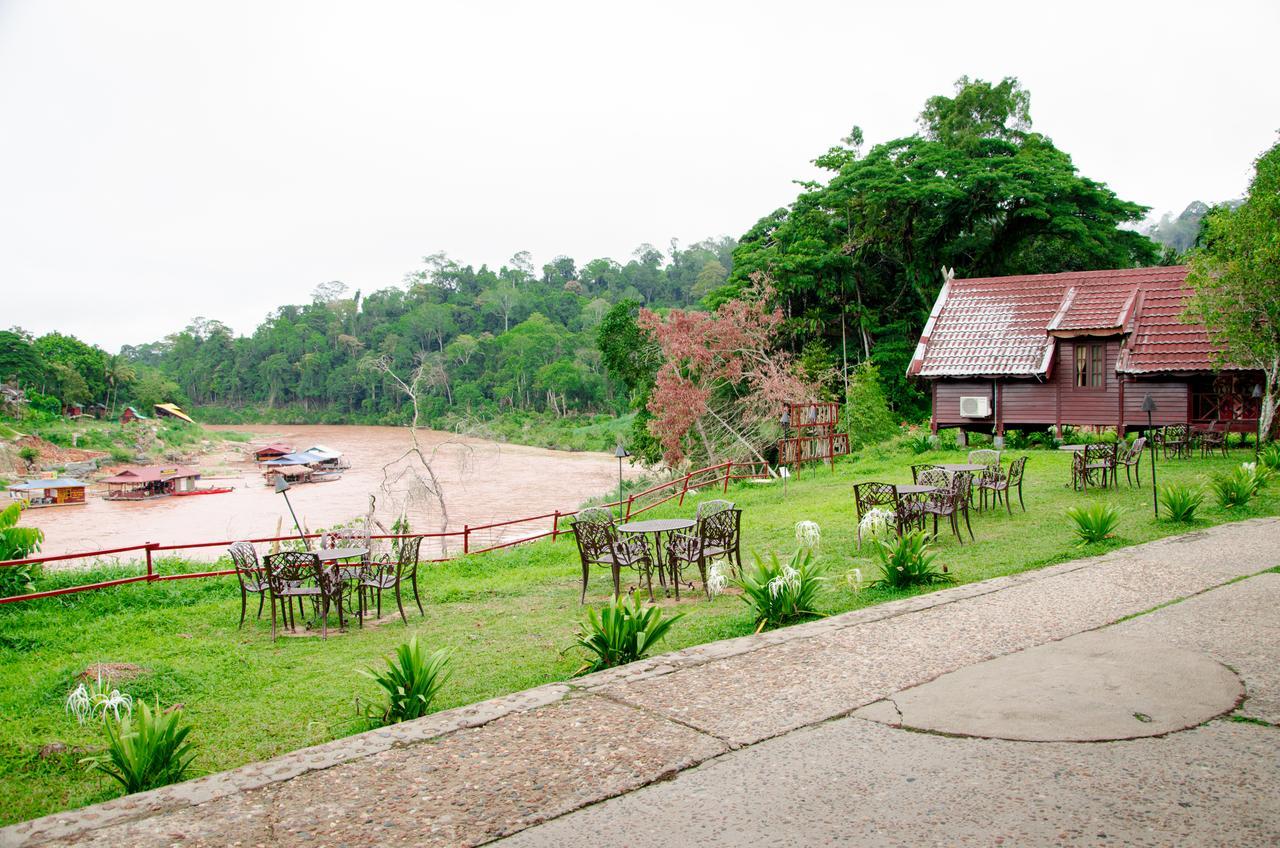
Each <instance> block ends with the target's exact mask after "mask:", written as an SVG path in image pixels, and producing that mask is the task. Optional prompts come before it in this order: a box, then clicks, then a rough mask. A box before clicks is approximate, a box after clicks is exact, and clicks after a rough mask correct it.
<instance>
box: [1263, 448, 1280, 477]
mask: <svg viewBox="0 0 1280 848" xmlns="http://www.w3.org/2000/svg"><path fill="white" fill-rule="evenodd" d="M1258 459H1259V461H1261V463H1262V465H1263V467H1265V468H1266V469H1267V470H1268V471H1272V472H1275V471H1280V444H1277V443H1276V442H1272V443H1271V444H1269V445H1267V446H1266V447H1265V448H1263V449H1262V452H1261V453H1259V454H1258Z"/></svg>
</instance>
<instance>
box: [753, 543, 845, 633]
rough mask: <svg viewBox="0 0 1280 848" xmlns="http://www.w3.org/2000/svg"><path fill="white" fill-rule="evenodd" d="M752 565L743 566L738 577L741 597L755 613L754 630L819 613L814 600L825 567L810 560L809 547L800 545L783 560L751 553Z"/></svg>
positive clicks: (778, 625)
mask: <svg viewBox="0 0 1280 848" xmlns="http://www.w3.org/2000/svg"><path fill="white" fill-rule="evenodd" d="M752 557H753V559H754V560H755V563H754V565H753V566H752V567H751V568H749V569H746V570H745V571H744V573H743V575H742V578H741V579H740V580H736V581H734V583H735V585H737V586H738V587H739V588H740V589H742V600H743V601H745V602H746V604H747V605H748V606H750V607H751V609H752V611H753V612H754V613H755V622H756V632H759V631H761V630H763V629H764V628H766V627H780V626H782V625H783V624H786V623H788V622H791V621H794V620H796V619H797V618H803V617H805V616H810V615H819V614H820V613H818V611H817V606H816V601H817V597H818V593H819V591H820V590H821V589H822V583H823V581H824V580H825V579H826V578H825V576H824V573H825V569H824V568H822V567H821V566H819V565H817V563H816V562H815V561H814V556H813V551H812V550H811V549H810V548H800V549H798V550H797V551H796V552H795V553H794V554H792V555H791V559H790V560H788V561H787V562H785V563H783V562H780V561H779V560H778V555H777V554H776V553H770V554H769V559H767V560H765V559H762V558H761V557H760V555H759V554H755V553H753V554H752Z"/></svg>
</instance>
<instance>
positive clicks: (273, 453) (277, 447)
mask: <svg viewBox="0 0 1280 848" xmlns="http://www.w3.org/2000/svg"><path fill="white" fill-rule="evenodd" d="M291 453H293V446H292V445H286V444H285V443H284V442H272V443H271V444H269V445H263V446H262V447H260V448H258V449H256V450H255V451H254V452H253V460H254V462H270V461H271V460H273V459H279V458H280V457H282V456H287V455H288V454H291Z"/></svg>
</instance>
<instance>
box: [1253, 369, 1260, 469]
mask: <svg viewBox="0 0 1280 848" xmlns="http://www.w3.org/2000/svg"><path fill="white" fill-rule="evenodd" d="M1253 399H1254V400H1255V401H1257V403H1258V411H1257V413H1256V415H1257V418H1258V439H1257V441H1255V442H1254V443H1253V461H1254V462H1257V461H1258V457H1259V456H1260V455H1261V453H1262V384H1261V383H1255V384H1254V386H1253Z"/></svg>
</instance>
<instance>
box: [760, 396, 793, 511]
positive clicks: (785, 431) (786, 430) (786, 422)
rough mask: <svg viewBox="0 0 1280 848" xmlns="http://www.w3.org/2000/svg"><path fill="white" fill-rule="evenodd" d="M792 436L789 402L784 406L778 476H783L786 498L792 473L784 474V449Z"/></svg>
mask: <svg viewBox="0 0 1280 848" xmlns="http://www.w3.org/2000/svg"><path fill="white" fill-rule="evenodd" d="M790 438H791V405H790V404H788V405H786V406H784V407H782V444H780V445H779V446H778V476H780V477H782V497H784V498H785V497H786V496H787V477H790V476H791V475H790V474H785V475H784V474H783V473H782V472H783V471H785V470H786V468H785V466H783V464H782V462H783V459H784V456H783V451H784V450H785V448H786V445H787V442H788V441H789V440H790ZM766 470H768V469H766Z"/></svg>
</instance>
